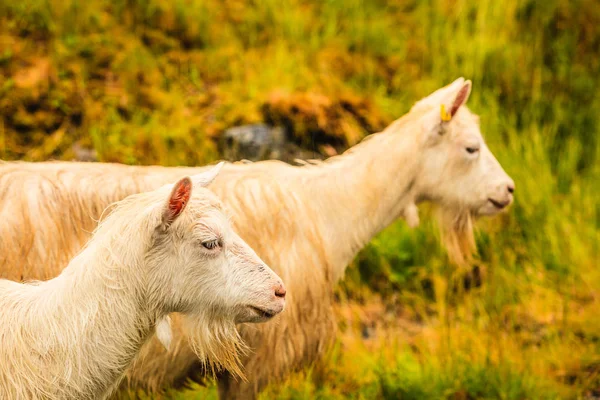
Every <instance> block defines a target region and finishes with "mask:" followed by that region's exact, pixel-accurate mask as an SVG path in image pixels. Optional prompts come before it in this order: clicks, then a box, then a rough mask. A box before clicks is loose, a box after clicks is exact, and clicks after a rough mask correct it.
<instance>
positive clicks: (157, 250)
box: [0, 166, 285, 399]
mask: <svg viewBox="0 0 600 400" xmlns="http://www.w3.org/2000/svg"><path fill="white" fill-rule="evenodd" d="M219 169H220V166H218V167H216V168H213V169H212V170H210V171H208V172H206V173H203V174H199V175H196V176H194V177H193V178H192V179H190V178H188V177H186V178H183V179H182V180H180V181H179V182H177V183H176V184H175V185H174V187H173V185H168V186H164V187H162V188H160V189H158V190H155V191H153V192H148V193H142V194H136V195H132V196H129V197H127V198H126V199H125V200H123V201H121V202H120V203H117V204H116V206H115V207H114V209H113V211H112V213H111V214H110V216H109V217H108V218H106V219H105V220H104V221H103V222H102V223H101V224H100V225H99V226H98V228H97V229H96V232H95V233H94V235H93V237H92V238H91V240H90V241H89V242H88V243H87V245H86V246H85V248H84V249H83V250H82V252H81V253H79V255H77V256H76V257H75V258H73V260H72V261H71V262H70V263H69V265H68V266H67V267H66V268H65V269H64V271H63V272H62V273H61V274H60V275H59V276H58V277H56V278H54V279H52V280H50V281H46V282H35V283H30V284H20V283H16V282H13V281H7V280H0V310H2V313H1V314H0V343H1V346H0V398H2V399H30V398H36V399H38V398H50V399H75V398H76V399H91V398H94V399H97V398H106V397H108V396H110V394H111V393H112V392H113V391H114V389H115V388H116V387H117V386H118V383H119V382H120V380H121V378H122V376H123V375H124V373H125V370H126V369H127V367H128V366H129V365H130V364H131V363H132V361H133V360H134V358H135V356H136V355H137V354H138V352H139V351H140V349H141V347H142V345H143V344H144V343H145V342H146V341H147V340H148V339H149V338H150V337H151V335H152V334H153V333H154V332H155V331H156V330H157V326H158V327H159V329H158V331H159V332H158V333H159V337H160V338H161V339H162V340H163V341H164V342H168V338H169V337H170V328H169V325H168V314H169V313H171V312H179V313H182V314H183V315H184V316H186V317H187V318H186V319H188V326H189V327H191V328H192V330H191V331H190V332H189V333H190V336H189V339H190V341H191V344H192V347H193V348H194V349H195V351H196V353H197V354H198V356H199V357H201V358H202V359H203V360H205V362H208V363H209V365H210V366H211V367H215V366H216V367H225V368H228V369H230V370H232V371H234V372H238V373H241V372H240V369H239V362H238V358H237V357H238V353H239V350H240V349H241V348H243V344H242V341H241V339H240V337H239V335H238V332H237V330H236V328H235V324H236V323H239V322H260V321H264V320H267V319H269V318H271V317H272V316H274V315H275V314H278V313H279V312H281V311H282V310H283V308H284V303H285V300H284V297H285V288H284V286H283V283H282V282H281V280H280V279H279V277H278V276H277V275H275V273H273V271H271V269H269V267H267V266H266V265H265V264H264V263H263V262H262V261H261V260H260V259H259V258H258V256H257V255H256V254H255V253H254V251H253V250H252V249H250V247H249V246H248V245H247V244H246V243H245V242H244V241H242V240H241V239H240V238H239V237H238V236H237V235H236V234H235V233H234V232H233V231H232V229H231V226H230V223H229V221H228V219H227V217H226V215H225V214H224V212H223V210H222V205H221V202H220V201H219V200H218V198H217V197H216V196H215V195H214V194H212V193H211V192H210V191H209V190H207V189H204V188H203V187H204V186H206V185H207V184H208V183H210V182H211V181H212V180H213V178H214V177H215V176H216V175H217V173H218V170H219ZM192 182H194V186H197V187H196V188H194V196H192ZM171 187H172V190H171ZM165 345H167V346H168V343H165Z"/></svg>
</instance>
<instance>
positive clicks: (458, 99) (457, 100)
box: [450, 81, 472, 118]
mask: <svg viewBox="0 0 600 400" xmlns="http://www.w3.org/2000/svg"><path fill="white" fill-rule="evenodd" d="M471 86H472V85H471V81H466V82H465V83H463V85H462V86H461V88H460V89H459V90H458V92H457V93H456V95H455V96H454V101H453V102H452V105H451V106H450V117H451V118H452V117H454V115H456V112H457V111H458V109H459V108H460V107H462V106H463V105H464V104H465V103H466V102H467V100H469V95H470V94H471Z"/></svg>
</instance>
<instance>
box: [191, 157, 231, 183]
mask: <svg viewBox="0 0 600 400" xmlns="http://www.w3.org/2000/svg"><path fill="white" fill-rule="evenodd" d="M223 165H225V162H224V161H221V162H220V163H218V164H217V165H215V166H214V167H212V168H211V169H210V170H208V171H206V172H203V173H201V174H197V175H194V176H192V181H193V182H194V185H198V186H200V187H207V186H208V185H210V183H211V182H212V181H214V180H215V178H216V177H217V175H219V172H221V168H223Z"/></svg>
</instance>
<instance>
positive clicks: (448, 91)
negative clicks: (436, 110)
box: [411, 77, 465, 110]
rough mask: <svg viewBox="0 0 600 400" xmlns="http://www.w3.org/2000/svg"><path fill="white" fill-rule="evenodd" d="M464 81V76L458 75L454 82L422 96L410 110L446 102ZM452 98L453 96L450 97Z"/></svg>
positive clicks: (436, 105) (437, 105)
mask: <svg viewBox="0 0 600 400" xmlns="http://www.w3.org/2000/svg"><path fill="white" fill-rule="evenodd" d="M464 83H465V78H463V77H460V78H458V79H456V80H455V81H454V82H452V83H450V84H449V85H446V86H444V87H442V88H440V89H438V90H436V91H435V92H433V93H431V94H430V95H429V96H427V97H424V98H423V99H421V100H419V101H418V102H417V103H415V105H414V106H413V107H412V109H411V110H417V109H419V108H423V107H425V108H429V107H439V105H440V104H442V103H444V102H446V101H447V100H448V98H449V97H451V96H454V95H455V94H456V93H457V92H458V90H459V89H460V88H461V86H462V85H463V84H464ZM452 98H454V97H452Z"/></svg>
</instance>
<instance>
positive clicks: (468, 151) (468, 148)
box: [465, 147, 479, 154]
mask: <svg viewBox="0 0 600 400" xmlns="http://www.w3.org/2000/svg"><path fill="white" fill-rule="evenodd" d="M465 150H467V153H469V154H474V153H477V152H478V151H479V147H466V148H465Z"/></svg>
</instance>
